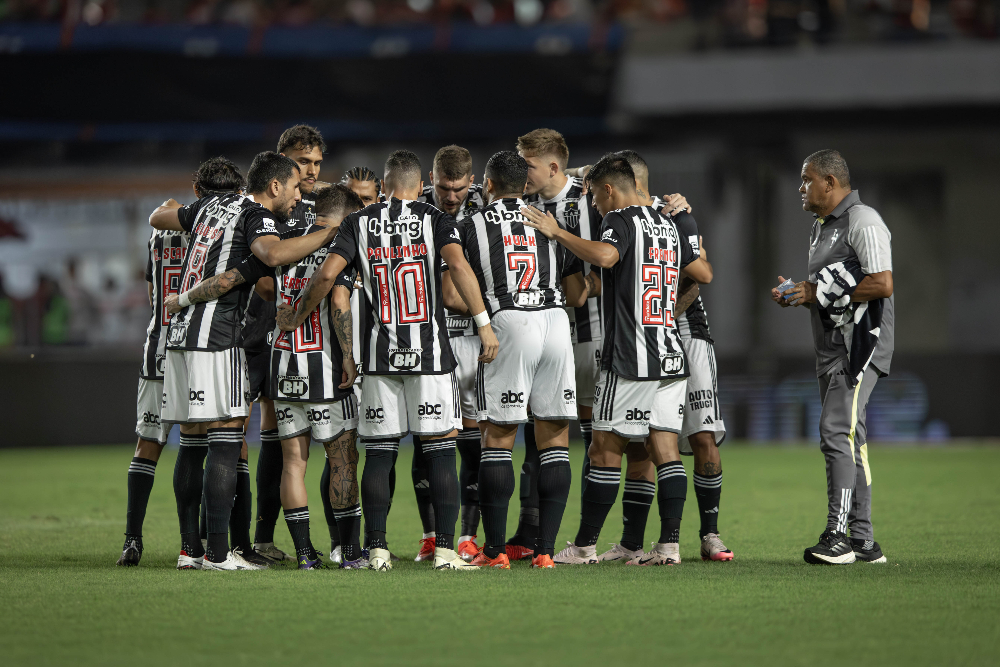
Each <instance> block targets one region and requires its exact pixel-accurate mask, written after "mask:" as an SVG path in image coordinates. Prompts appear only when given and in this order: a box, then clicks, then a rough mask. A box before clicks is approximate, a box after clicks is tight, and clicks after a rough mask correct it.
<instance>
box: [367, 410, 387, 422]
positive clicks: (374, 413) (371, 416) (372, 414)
mask: <svg viewBox="0 0 1000 667" xmlns="http://www.w3.org/2000/svg"><path fill="white" fill-rule="evenodd" d="M365 421H369V422H376V423H379V424H381V423H382V422H383V421H385V410H383V409H382V408H373V407H371V406H369V407H367V408H365Z"/></svg>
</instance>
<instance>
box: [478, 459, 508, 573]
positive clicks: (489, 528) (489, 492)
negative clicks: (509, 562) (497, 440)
mask: <svg viewBox="0 0 1000 667" xmlns="http://www.w3.org/2000/svg"><path fill="white" fill-rule="evenodd" d="M512 495H514V464H513V462H512V461H511V458H510V450H507V449H484V450H483V451H482V456H481V457H480V459H479V507H480V510H481V511H482V516H483V533H484V534H485V541H484V546H483V551H484V552H485V553H486V555H487V556H489V557H490V558H496V557H497V556H499V555H500V554H501V553H503V552H504V551H505V549H506V545H505V544H504V536H505V535H506V533H507V506H508V505H509V504H510V497H511V496H512Z"/></svg>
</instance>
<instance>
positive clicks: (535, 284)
mask: <svg viewBox="0 0 1000 667" xmlns="http://www.w3.org/2000/svg"><path fill="white" fill-rule="evenodd" d="M524 205H525V204H524V201H523V200H521V199H520V198H507V199H499V200H497V201H495V202H493V203H491V204H490V205H489V206H487V207H486V208H484V209H483V210H481V211H477V212H475V213H473V214H472V215H471V216H469V217H468V218H466V219H465V222H464V224H463V227H462V234H461V235H462V243H463V245H464V246H465V255H466V257H468V258H469V264H470V265H471V266H472V270H473V271H474V272H475V274H476V278H477V279H478V280H479V288H480V289H481V290H482V292H483V301H484V302H485V303H486V309H487V310H488V311H489V314H490V315H491V316H492V315H493V314H494V313H496V312H497V311H500V310H508V309H515V310H542V309H545V308H559V307H562V306H565V305H566V295H565V294H563V289H562V279H563V278H564V277H565V276H569V275H572V274H574V273H579V272H580V268H581V266H582V264H581V262H580V260H579V259H577V257H576V255H573V254H572V253H571V252H569V251H568V250H566V249H565V248H564V247H563V246H561V245H560V244H559V243H557V242H556V241H550V240H549V239H547V238H545V236H544V235H543V234H542V233H541V232H538V231H536V230H535V229H533V228H531V227H529V226H528V225H525V224H524V222H525V218H524V216H523V215H522V214H521V207H523V206H524Z"/></svg>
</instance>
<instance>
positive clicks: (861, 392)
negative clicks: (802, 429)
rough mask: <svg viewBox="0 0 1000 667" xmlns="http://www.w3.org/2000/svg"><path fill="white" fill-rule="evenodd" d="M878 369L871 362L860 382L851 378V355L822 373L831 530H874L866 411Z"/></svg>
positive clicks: (862, 533) (856, 533)
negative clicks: (855, 382)
mask: <svg viewBox="0 0 1000 667" xmlns="http://www.w3.org/2000/svg"><path fill="white" fill-rule="evenodd" d="M878 378H879V374H878V371H876V370H875V368H873V367H872V366H869V367H868V369H867V370H866V371H865V374H864V377H863V378H862V379H861V382H859V383H858V384H857V385H856V386H854V387H851V386H850V384H849V383H848V382H847V361H846V360H844V361H842V362H841V363H839V364H838V365H836V366H834V368H833V369H832V370H830V371H829V372H828V373H826V374H825V375H822V376H820V378H819V394H820V398H822V400H823V412H822V414H821V415H820V419H819V435H820V450H821V451H822V452H823V455H824V456H825V457H826V487H827V496H828V498H829V513H828V515H827V520H826V521H827V525H826V528H827V530H834V531H839V532H843V533H846V532H847V529H848V528H850V530H851V537H853V538H855V539H863V540H874V539H875V538H874V537H873V534H872V486H871V484H872V474H871V468H869V467H868V444H867V440H866V430H865V417H866V408H867V406H868V398H869V396H871V393H872V389H874V388H875V382H876V381H878Z"/></svg>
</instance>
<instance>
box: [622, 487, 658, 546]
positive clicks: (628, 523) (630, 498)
mask: <svg viewBox="0 0 1000 667" xmlns="http://www.w3.org/2000/svg"><path fill="white" fill-rule="evenodd" d="M655 496H656V484H654V483H653V482H647V481H646V480H644V479H626V480H625V492H624V493H623V494H622V541H621V545H622V546H623V547H625V548H626V549H628V550H629V551H635V550H637V549H640V548H641V547H642V542H643V539H644V537H645V535H646V519H648V518H649V508H650V506H651V505H652V504H653V498H654V497H655Z"/></svg>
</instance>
